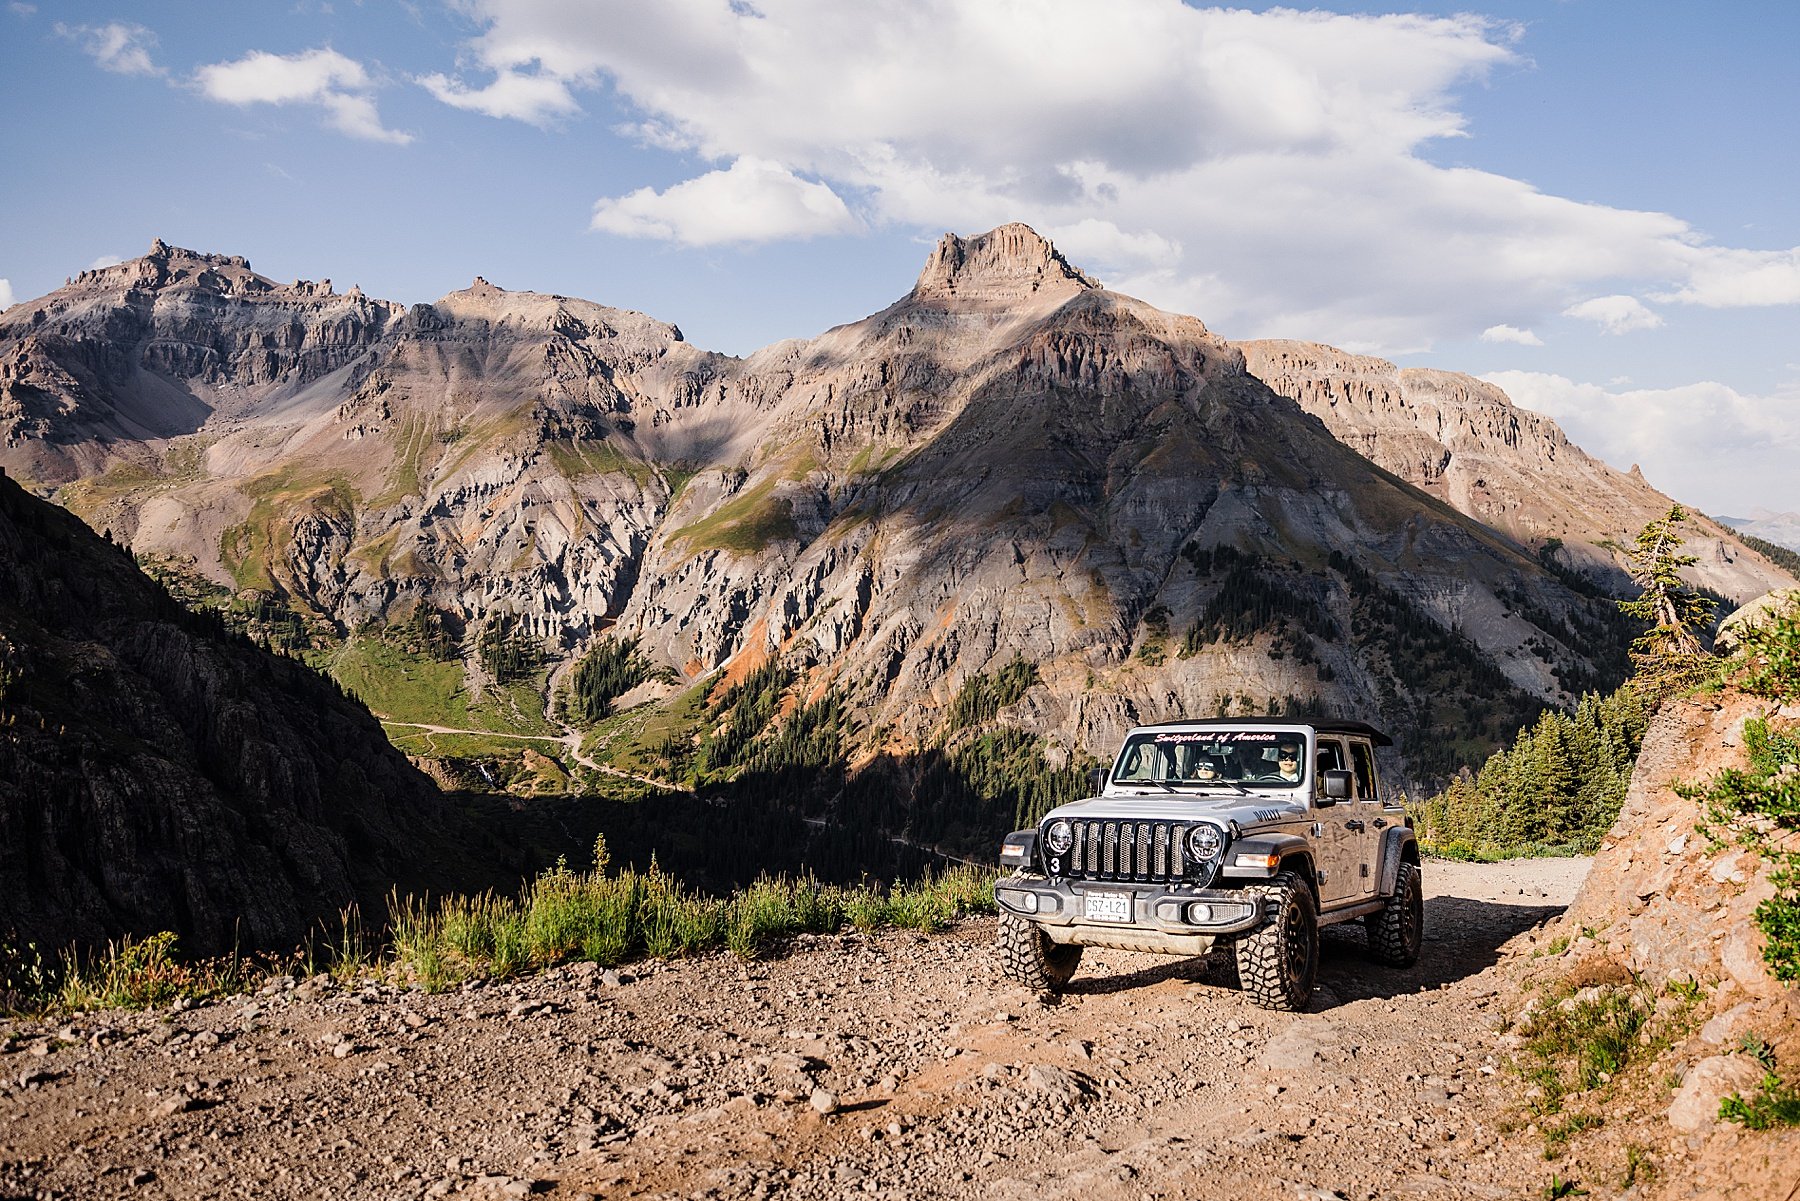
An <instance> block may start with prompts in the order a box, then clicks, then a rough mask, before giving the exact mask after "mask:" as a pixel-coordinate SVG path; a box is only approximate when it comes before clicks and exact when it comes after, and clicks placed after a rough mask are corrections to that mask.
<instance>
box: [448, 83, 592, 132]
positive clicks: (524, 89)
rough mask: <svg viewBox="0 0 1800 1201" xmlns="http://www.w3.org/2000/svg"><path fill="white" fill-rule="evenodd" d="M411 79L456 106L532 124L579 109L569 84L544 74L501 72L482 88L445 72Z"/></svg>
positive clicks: (546, 121) (570, 114)
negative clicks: (471, 86) (570, 92)
mask: <svg viewBox="0 0 1800 1201" xmlns="http://www.w3.org/2000/svg"><path fill="white" fill-rule="evenodd" d="M414 82H415V83H417V84H419V85H420V86H421V87H423V88H425V90H426V91H428V92H430V93H431V94H432V95H433V96H436V97H437V98H438V99H439V100H441V101H443V102H444V103H445V104H448V105H451V106H453V107H455V108H461V109H467V110H469V111H470V112H476V113H483V114H485V115H487V116H489V117H501V118H511V119H512V120H515V121H524V122H526V123H528V124H531V125H549V124H552V123H553V122H555V121H557V120H560V119H562V118H564V117H570V116H573V115H574V114H576V113H579V112H580V111H581V106H580V105H579V104H577V103H576V102H575V97H574V96H572V95H570V94H569V88H568V85H567V84H565V83H564V82H563V81H562V80H559V79H552V78H550V77H549V76H546V75H526V74H523V73H521V72H518V71H502V72H500V74H499V75H498V76H496V77H495V79H494V82H493V83H490V84H488V85H487V86H486V87H485V88H470V87H466V86H464V84H463V82H462V81H461V80H460V79H451V78H450V77H449V76H447V75H424V76H420V77H419V78H418V79H416V80H414Z"/></svg>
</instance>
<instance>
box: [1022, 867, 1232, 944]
mask: <svg viewBox="0 0 1800 1201" xmlns="http://www.w3.org/2000/svg"><path fill="white" fill-rule="evenodd" d="M1121 896H1123V897H1124V898H1125V900H1124V902H1123V904H1122V905H1121V904H1120V898H1121ZM994 899H995V900H996V901H998V902H999V904H1000V908H1001V910H1002V911H1004V912H1006V913H1010V914H1013V915H1015V916H1017V917H1022V918H1024V919H1026V920H1027V921H1030V922H1033V923H1035V924H1036V925H1037V926H1038V927H1039V928H1041V929H1042V930H1043V931H1044V933H1045V934H1047V935H1048V936H1049V937H1050V938H1051V939H1052V940H1053V941H1055V942H1059V943H1060V942H1074V943H1084V944H1092V945H1096V946H1119V945H1124V944H1127V943H1130V944H1133V945H1137V944H1141V943H1145V942H1156V943H1161V944H1164V945H1166V946H1168V947H1169V948H1170V949H1173V950H1189V949H1192V948H1193V947H1195V946H1200V945H1201V944H1205V945H1208V946H1209V945H1210V944H1211V942H1212V940H1214V939H1216V938H1219V937H1221V936H1225V935H1232V934H1242V933H1243V932H1244V931H1246V930H1250V929H1253V928H1254V927H1256V926H1257V925H1259V924H1261V922H1262V920H1263V898H1262V895H1261V894H1260V893H1256V892H1251V891H1249V890H1247V889H1234V888H1199V887H1195V886H1193V885H1186V884H1173V885H1165V884H1127V883H1114V882H1112V881H1100V880H1050V879H1048V878H1046V877H1043V876H1025V875H1017V876H1007V877H1003V878H1002V879H1000V880H997V881H995V883H994ZM1121 910H1122V911H1123V912H1126V913H1129V920H1122V919H1121V918H1120V916H1119V915H1120V913H1121ZM1103 911H1104V912H1107V913H1108V914H1109V916H1107V917H1098V916H1096V914H1097V913H1100V912H1103ZM1201 949H1202V950H1204V947H1203V946H1202V948H1201Z"/></svg>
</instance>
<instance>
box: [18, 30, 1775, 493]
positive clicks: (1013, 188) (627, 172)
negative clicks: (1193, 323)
mask: <svg viewBox="0 0 1800 1201" xmlns="http://www.w3.org/2000/svg"><path fill="white" fill-rule="evenodd" d="M1797 45H1800V6H1792V5H1790V4H1786V3H1772V2H1771V3H1737V4H1731V5H1713V6H1701V5H1697V4H1676V3H1655V2H1638V3H1632V4H1621V3H1617V2H1597V0H1542V2H1539V3H1523V4H1491V5H1486V6H1476V7H1473V8H1470V7H1468V6H1463V5H1447V6H1438V5H1422V6H1421V5H1410V6H1406V7H1393V8H1384V7H1380V6H1375V7H1370V6H1367V5H1360V4H1359V5H1324V6H1320V7H1316V8H1309V9H1303V10H1301V9H1280V8H1273V7H1270V6H1259V5H1253V6H1249V7H1245V8H1239V9H1236V10H1231V11H1222V10H1217V9H1205V8H1201V7H1198V6H1192V5H1183V4H1181V3H1179V2H1178V0H1118V2H1115V3H1109V4H1098V3H1090V2H1088V0H960V2H959V0H866V2H862V3H856V4H844V3H834V2H832V0H735V2H732V0H661V2H659V3H657V4H654V5H645V4H641V3H628V2H624V0H457V2H456V3H442V2H440V0H416V2H413V3H401V2H393V3H390V2H386V0H367V2H365V3H360V4H357V3H349V2H346V0H334V2H333V3H320V2H318V0H301V2H299V3H264V2H261V0H183V2H179V3H176V2H163V3H155V2H146V0H137V2H135V3H124V2H123V0H118V2H114V3H98V2H90V0H69V2H67V3H52V2H51V0H40V2H38V3H35V4H31V3H17V2H15V3H10V4H4V3H0V102H3V105H4V114H5V120H4V121H3V122H0V156H4V157H3V158H0V161H4V162H5V164H6V171H5V176H6V186H5V188H4V189H0V221H3V223H4V224H3V225H0V228H4V230H5V234H4V235H3V236H0V281H4V283H3V284H0V302H9V301H13V300H19V301H22V300H26V299H29V298H32V297H35V296H38V295H41V294H43V293H44V292H47V291H49V290H51V289H53V288H54V287H56V286H58V285H59V284H60V283H61V282H62V280H63V278H64V277H65V276H68V275H72V274H73V273H75V272H76V271H79V270H81V269H83V268H85V267H88V266H91V265H94V264H96V263H103V262H107V261H111V260H115V259H119V258H128V257H131V256H134V255H137V254H141V253H143V251H144V250H145V249H146V248H148V246H149V244H150V241H151V239H153V238H156V237H161V238H163V239H165V240H166V241H169V242H172V243H174V244H176V245H180V246H186V247H189V248H192V249H196V250H206V251H213V252H219V253H230V254H243V255H246V256H248V257H249V258H250V260H251V262H252V263H253V264H254V265H255V266H256V268H257V269H258V270H259V271H261V272H263V273H264V274H266V275H269V276H272V277H274V278H277V279H283V280H285V279H293V278H308V279H320V278H329V279H331V280H333V281H334V283H335V284H336V285H337V286H338V287H339V288H340V289H343V288H347V287H349V286H350V285H351V284H357V285H360V286H361V287H362V288H363V289H364V291H366V292H368V293H370V294H371V295H375V296H381V297H385V298H389V299H394V300H400V301H405V302H416V301H422V300H432V299H435V298H436V297H438V296H440V295H442V294H443V293H445V292H448V291H451V290H453V289H456V288H460V287H464V286H466V285H467V284H468V282H469V281H470V280H471V279H472V278H473V277H474V276H476V275H478V274H479V275H482V276H485V277H486V278H488V279H489V280H491V281H493V282H494V283H497V284H500V285H501V286H503V287H509V288H515V289H530V290H535V291H544V292H561V293H566V294H571V295H576V296H583V297H587V298H589V299H592V300H597V301H600V302H602V303H605V304H611V305H616V306H619V307H624V308H634V309H639V310H642V311H645V312H648V313H650V314H652V315H654V316H656V317H659V318H662V319H664V320H668V321H672V322H675V323H676V324H678V325H680V326H681V327H682V329H683V330H684V332H685V333H686V334H687V336H688V337H689V339H690V340H692V341H694V342H696V343H697V344H699V345H702V346H706V347H709V348H713V349H718V350H724V351H727V352H731V353H744V352H747V351H749V350H752V349H755V348H756V347H758V346H761V345H764V344H766V343H768V342H771V341H775V340H777V339H780V338H785V337H804V336H809V335H812V334H815V333H818V332H820V331H821V330H823V329H825V328H827V327H829V326H831V325H834V324H838V323H841V322H844V321H849V320H854V319H856V318H858V317H860V316H863V315H864V314H867V313H869V312H872V311H874V310H876V309H879V308H881V307H883V306H884V305H886V304H887V303H889V302H890V301H892V300H893V299H895V298H896V297H898V296H899V295H901V294H902V293H904V292H905V290H906V289H907V288H908V287H909V286H910V285H911V282H912V279H913V278H914V276H915V274H916V273H917V271H918V269H919V266H920V264H921V263H922V261H923V258H924V255H925V252H926V249H927V248H928V247H929V245H930V243H931V242H933V241H935V239H936V237H937V236H938V235H939V234H940V233H942V232H943V231H944V230H955V231H957V232H959V233H977V232H980V231H982V230H985V229H988V228H991V227H992V226H994V225H997V224H1000V223H1001V222H1003V221H1008V220H1023V221H1027V222H1030V223H1031V224H1033V225H1034V226H1036V227H1037V228H1039V229H1040V230H1041V231H1043V232H1044V233H1046V234H1047V235H1049V236H1051V237H1052V238H1054V239H1055V240H1056V241H1057V243H1058V245H1059V246H1060V247H1061V248H1062V249H1063V250H1064V252H1065V253H1066V254H1068V255H1069V257H1070V258H1071V259H1073V260H1074V261H1075V262H1077V263H1078V264H1079V265H1081V266H1082V267H1084V268H1085V269H1087V270H1089V271H1090V272H1091V273H1092V274H1095V275H1096V276H1098V277H1099V278H1100V279H1102V280H1103V281H1104V282H1106V283H1107V284H1108V285H1109V286H1111V287H1114V288H1117V289H1118V290H1120V291H1125V292H1129V293H1131V294H1134V295H1138V296H1141V297H1143V298H1145V299H1147V300H1150V301H1152V302H1153V303H1156V304H1159V305H1161V306H1162V307H1164V308H1169V309H1174V310H1178V311H1183V312H1188V313H1192V314H1194V315H1195V316H1198V317H1200V318H1201V319H1202V320H1203V321H1205V322H1206V323H1207V324H1208V325H1209V326H1210V327H1211V328H1213V329H1214V330H1215V331H1217V332H1218V333H1221V334H1223V335H1225V336H1227V337H1233V338H1248V337H1272V336H1283V337H1296V338H1305V339H1310V340H1316V341H1324V342H1330V343H1333V344H1335V345H1339V346H1343V347H1345V348H1347V349H1353V350H1359V351H1364V352H1368V353H1374V354H1380V355H1383V356H1385V357H1388V358H1392V359H1394V360H1395V361H1397V362H1400V363H1402V364H1403V365H1416V366H1433V367H1445V368H1451V369H1456V370H1463V371H1468V372H1471V373H1474V374H1478V375H1482V376H1484V377H1487V378H1490V379H1493V380H1494V381H1495V382H1497V383H1499V384H1500V385H1501V386H1503V387H1504V388H1506V389H1507V391H1508V392H1509V394H1511V395H1512V396H1513V398H1514V399H1515V400H1516V401H1518V402H1520V403H1521V404H1525V405H1529V406H1531V407H1534V408H1539V409H1541V410H1543V411H1545V412H1548V413H1550V414H1551V415H1552V416H1554V417H1555V418H1556V419H1557V420H1558V421H1560V422H1561V423H1562V424H1563V425H1564V427H1565V428H1566V429H1567V430H1568V431H1569V433H1570V435H1571V436H1572V437H1573V438H1575V440H1576V441H1577V442H1579V443H1580V444H1581V445H1582V446H1583V447H1585V448H1586V449H1588V450H1589V451H1591V452H1593V453H1596V454H1598V455H1600V456H1601V457H1603V458H1605V459H1607V460H1608V461H1609V462H1612V463H1613V464H1615V465H1616V466H1619V467H1621V468H1624V467H1629V466H1630V465H1631V464H1632V463H1634V462H1635V463H1639V464H1641V465H1642V467H1643V470H1644V471H1645V473H1646V475H1647V476H1648V478H1649V479H1650V481H1651V482H1652V483H1654V484H1656V485H1657V486H1658V487H1661V488H1662V489H1664V490H1665V491H1667V492H1670V493H1671V494H1673V495H1675V496H1676V497H1678V498H1679V499H1682V500H1684V501H1687V502H1688V503H1691V504H1695V505H1698V506H1700V507H1701V508H1703V509H1706V510H1707V511H1709V512H1713V513H1716V514H1733V515H1742V514H1745V513H1748V512H1750V511H1751V510H1754V509H1757V508H1766V509H1770V510H1776V511H1787V510H1796V509H1800V484H1796V483H1795V482H1794V476H1793V471H1792V467H1791V464H1792V463H1794V462H1795V461H1796V455H1797V454H1800V344H1797V339H1796V337H1795V334H1796V332H1800V320H1797V318H1800V206H1797V205H1796V204H1795V202H1794V197H1795V196H1796V195H1800V132H1797V131H1796V127H1795V125H1794V123H1793V120H1792V114H1793V113H1795V112H1797V111H1800V71H1796V70H1795V69H1794V67H1793V64H1792V54H1793V48H1794V47H1795V46H1797Z"/></svg>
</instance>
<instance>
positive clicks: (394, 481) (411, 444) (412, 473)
mask: <svg viewBox="0 0 1800 1201" xmlns="http://www.w3.org/2000/svg"><path fill="white" fill-rule="evenodd" d="M436 442H437V440H436V439H435V438H434V437H432V432H431V430H430V428H428V426H427V425H426V423H425V420H424V419H423V418H421V417H418V416H408V417H405V418H403V419H402V420H401V422H400V429H399V431H398V432H397V433H395V435H394V459H393V463H394V467H393V471H392V472H390V473H389V475H388V481H387V487H386V488H383V489H382V490H381V495H380V496H377V497H376V498H375V499H374V500H373V501H371V502H369V503H370V504H371V505H372V506H373V507H375V508H377V509H385V508H387V507H388V506H390V505H395V504H399V503H400V502H401V501H403V500H405V499H406V498H407V497H409V496H419V495H422V494H423V493H424V488H423V486H422V484H421V477H422V472H421V468H422V467H423V465H424V462H425V452H426V451H427V450H429V449H431V448H432V447H433V446H434V445H436Z"/></svg>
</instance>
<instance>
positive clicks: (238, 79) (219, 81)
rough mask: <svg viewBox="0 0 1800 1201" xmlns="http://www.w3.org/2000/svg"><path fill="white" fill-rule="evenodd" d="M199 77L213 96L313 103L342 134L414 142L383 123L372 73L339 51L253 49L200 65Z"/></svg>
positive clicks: (244, 101) (240, 101) (241, 101)
mask: <svg viewBox="0 0 1800 1201" xmlns="http://www.w3.org/2000/svg"><path fill="white" fill-rule="evenodd" d="M194 79H195V82H196V83H198V84H199V85H200V90H201V91H202V92H204V93H205V94H206V95H207V96H208V97H209V98H211V99H213V100H217V101H220V102H222V103H225V104H235V105H237V106H239V107H245V106H248V105H251V104H307V105H313V106H316V107H318V108H321V109H323V110H324V111H325V114H326V122H327V124H329V125H330V126H331V127H332V128H333V129H336V130H337V131H338V132H339V133H342V134H346V135H348V136H350V137H353V138H362V139H364V140H366V141H372V142H390V143H393V144H394V145H399V146H404V145H405V144H406V143H408V142H410V141H412V135H411V134H409V133H402V132H400V131H398V130H392V129H388V128H387V127H385V126H384V125H382V123H381V117H380V114H379V113H378V112H377V111H376V109H375V98H374V95H373V93H374V88H375V84H374V81H373V80H372V79H371V78H370V75H369V72H368V71H367V70H366V69H364V67H363V65H362V64H361V63H359V62H357V61H356V60H355V59H351V58H346V57H345V56H344V55H342V54H339V53H338V52H337V51H335V50H331V49H324V48H321V49H318V50H307V51H305V52H303V53H300V54H289V55H279V54H270V53H268V52H266V51H263V50H253V51H251V52H250V53H249V54H246V55H245V56H244V57H243V58H240V59H237V60H236V61H234V62H228V63H214V64H212V65H211V66H206V67H201V68H200V69H199V71H197V72H195V75H194Z"/></svg>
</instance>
